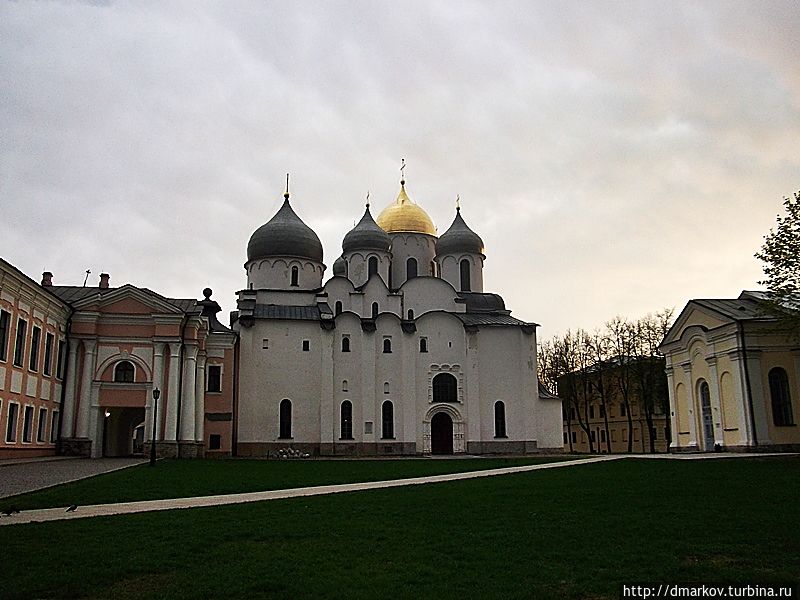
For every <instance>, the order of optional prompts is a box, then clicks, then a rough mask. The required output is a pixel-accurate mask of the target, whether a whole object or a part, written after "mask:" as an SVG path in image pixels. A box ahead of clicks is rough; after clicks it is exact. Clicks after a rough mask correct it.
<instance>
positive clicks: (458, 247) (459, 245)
mask: <svg viewBox="0 0 800 600" xmlns="http://www.w3.org/2000/svg"><path fill="white" fill-rule="evenodd" d="M464 252H466V253H470V254H483V240H482V239H481V238H480V236H479V235H478V234H477V233H475V232H474V231H472V229H470V228H469V227H468V226H467V224H466V223H465V222H464V219H462V218H461V209H459V208H457V209H456V218H455V219H454V220H453V224H452V225H450V229H448V230H447V231H445V232H444V233H443V234H442V235H440V236H439V239H438V240H437V242H436V256H443V255H445V254H459V253H464Z"/></svg>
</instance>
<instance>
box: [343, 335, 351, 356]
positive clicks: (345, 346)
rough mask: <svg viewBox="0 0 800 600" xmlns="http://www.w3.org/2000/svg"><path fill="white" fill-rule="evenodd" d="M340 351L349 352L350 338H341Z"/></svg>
mask: <svg viewBox="0 0 800 600" xmlns="http://www.w3.org/2000/svg"><path fill="white" fill-rule="evenodd" d="M342 352H350V338H349V337H343V338H342Z"/></svg>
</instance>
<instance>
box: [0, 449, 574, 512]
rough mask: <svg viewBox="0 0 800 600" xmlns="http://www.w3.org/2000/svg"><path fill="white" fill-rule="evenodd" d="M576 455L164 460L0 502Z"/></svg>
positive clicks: (361, 476)
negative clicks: (399, 458)
mask: <svg viewBox="0 0 800 600" xmlns="http://www.w3.org/2000/svg"><path fill="white" fill-rule="evenodd" d="M574 458H576V457H571V456H547V457H527V458H476V459H468V458H467V459H452V460H425V459H406V460H241V459H233V460H219V459H215V460H160V461H158V462H157V463H156V466H155V467H150V466H149V465H140V466H137V467H131V468H129V469H123V470H121V471H115V472H113V473H108V474H106V475H98V476H95V477H91V478H89V479H83V480H81V481H76V482H73V483H67V484H64V485H59V486H56V487H53V488H49V489H46V490H42V491H39V492H33V493H30V494H23V495H19V496H14V497H11V498H4V499H2V500H0V509H2V508H5V507H8V506H14V507H16V508H19V509H22V510H26V509H30V508H48V507H52V506H69V505H70V504H80V505H81V506H86V505H87V504H105V503H109V502H130V501H134V500H157V499H161V498H186V497H189V496H213V495H217V494H238V493H241V492H260V491H265V490H279V489H287V488H296V487H305V486H314V485H331V484H337V483H355V482H361V481H381V480H384V479H405V478H407V477H421V476H424V475H441V474H443V473H460V472H463V471H478V470H484V469H496V468H502V467H514V466H518V465H528V464H538V463H542V462H552V461H556V460H570V459H574Z"/></svg>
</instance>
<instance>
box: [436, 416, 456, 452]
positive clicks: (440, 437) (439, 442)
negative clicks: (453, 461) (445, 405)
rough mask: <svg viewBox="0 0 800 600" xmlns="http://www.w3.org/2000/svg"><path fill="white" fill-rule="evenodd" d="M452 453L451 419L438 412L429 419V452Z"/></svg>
mask: <svg viewBox="0 0 800 600" xmlns="http://www.w3.org/2000/svg"><path fill="white" fill-rule="evenodd" d="M452 453H453V419H451V418H450V415H448V414H447V413H445V412H438V413H436V414H435V415H433V418H432V419H431V454H452Z"/></svg>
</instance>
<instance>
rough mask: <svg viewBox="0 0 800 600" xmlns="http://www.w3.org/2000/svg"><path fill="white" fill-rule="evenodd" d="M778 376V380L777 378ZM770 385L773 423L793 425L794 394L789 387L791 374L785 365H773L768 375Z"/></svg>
mask: <svg viewBox="0 0 800 600" xmlns="http://www.w3.org/2000/svg"><path fill="white" fill-rule="evenodd" d="M776 377H777V378H778V380H776ZM767 382H768V385H769V397H770V408H771V410H772V424H773V425H774V426H775V427H792V426H794V425H795V422H794V411H793V410H792V394H791V390H790V388H789V374H788V373H787V372H786V369H784V368H783V367H772V368H771V369H770V370H769V373H768V375H767Z"/></svg>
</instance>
